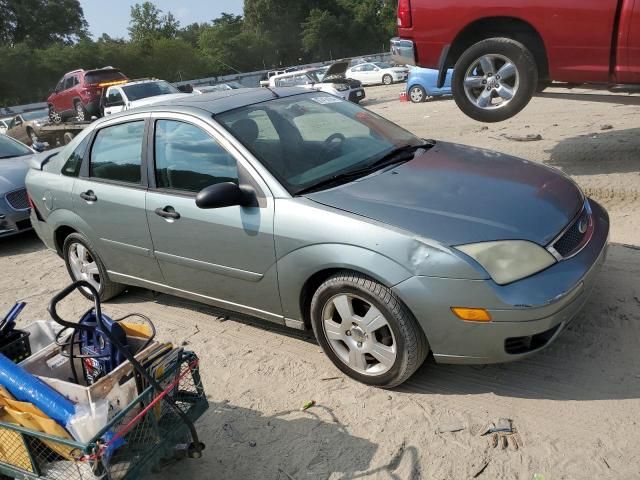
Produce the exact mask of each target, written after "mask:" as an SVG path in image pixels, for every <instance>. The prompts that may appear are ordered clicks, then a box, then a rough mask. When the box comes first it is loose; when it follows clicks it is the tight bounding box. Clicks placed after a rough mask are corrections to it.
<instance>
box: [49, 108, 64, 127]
mask: <svg viewBox="0 0 640 480" xmlns="http://www.w3.org/2000/svg"><path fill="white" fill-rule="evenodd" d="M49 118H50V119H51V121H52V122H53V123H60V122H61V121H62V117H61V116H60V114H59V113H58V112H56V111H55V109H53V108H52V109H51V110H49Z"/></svg>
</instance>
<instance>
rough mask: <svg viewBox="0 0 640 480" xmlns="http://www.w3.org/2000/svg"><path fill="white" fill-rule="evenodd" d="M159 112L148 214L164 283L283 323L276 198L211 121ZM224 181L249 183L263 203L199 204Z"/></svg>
mask: <svg viewBox="0 0 640 480" xmlns="http://www.w3.org/2000/svg"><path fill="white" fill-rule="evenodd" d="M154 115H155V116H154V135H153V145H154V147H153V152H154V155H150V156H152V157H153V162H151V161H150V162H149V163H150V164H151V163H153V164H154V168H153V170H152V172H151V174H150V189H149V193H148V194H147V218H148V222H149V228H150V230H151V235H152V239H153V245H154V249H155V256H156V258H157V259H158V262H159V264H160V267H161V269H162V272H163V274H164V278H165V280H166V282H167V284H168V285H169V286H171V287H172V288H174V289H177V290H180V291H182V292H190V293H191V294H194V295H193V296H194V297H195V298H196V299H200V300H204V301H208V302H209V303H213V304H216V305H218V306H221V307H226V308H230V309H232V310H237V311H242V312H244V313H248V314H252V315H257V316H260V317H262V318H266V319H269V320H272V321H276V322H280V323H281V322H282V307H281V304H280V297H279V294H278V285H277V276H276V268H275V263H276V258H275V247H274V238H273V214H274V203H273V199H272V198H271V196H270V194H269V193H268V191H267V189H266V186H265V185H264V184H263V183H262V181H261V180H260V179H259V178H258V177H257V176H254V174H252V173H250V172H251V171H252V169H251V167H250V166H249V165H248V164H247V163H245V160H244V159H242V158H241V157H240V156H239V155H237V154H235V153H231V152H232V151H233V148H232V146H231V144H230V143H229V142H228V140H226V139H225V138H224V137H223V136H222V135H220V134H219V132H217V131H216V130H215V129H214V128H213V127H212V126H211V125H208V124H207V123H205V122H203V121H202V120H199V119H196V118H194V117H191V116H188V115H181V114H166V115H161V114H154ZM150 153H151V151H150ZM219 182H234V183H239V184H241V185H243V184H247V185H252V187H254V190H256V191H257V192H259V193H258V196H259V198H260V202H259V205H258V206H255V207H240V206H231V207H226V208H217V209H208V210H203V209H200V208H198V207H197V205H196V203H195V197H196V194H197V193H198V192H199V191H200V190H201V189H203V188H205V187H207V186H209V185H212V184H215V183H219ZM166 213H173V214H174V215H173V217H174V218H169V217H166V216H165V214H166Z"/></svg>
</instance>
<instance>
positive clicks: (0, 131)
mask: <svg viewBox="0 0 640 480" xmlns="http://www.w3.org/2000/svg"><path fill="white" fill-rule="evenodd" d="M9 122H11V118H0V135H4V134H6V133H7V130H9Z"/></svg>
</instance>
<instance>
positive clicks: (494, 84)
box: [464, 54, 520, 110]
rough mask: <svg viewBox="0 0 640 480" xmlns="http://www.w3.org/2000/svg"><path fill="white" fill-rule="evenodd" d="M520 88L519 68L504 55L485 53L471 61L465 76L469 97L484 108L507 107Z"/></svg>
mask: <svg viewBox="0 0 640 480" xmlns="http://www.w3.org/2000/svg"><path fill="white" fill-rule="evenodd" d="M519 88H520V73H519V72H518V68H517V67H516V66H515V64H514V63H513V62H512V61H511V60H510V59H509V58H507V57H505V56H504V55H498V54H490V55H483V56H482V57H480V58H478V59H477V60H476V61H474V62H472V63H471V66H470V67H469V69H468V70H467V73H466V74H465V76H464V91H465V93H466V95H467V98H468V99H469V101H471V103H473V104H474V105H475V106H476V107H478V108H481V109H483V110H497V109H499V108H504V107H506V106H507V105H508V104H509V103H510V102H511V100H513V98H514V97H515V96H516V94H517V93H518V89H519Z"/></svg>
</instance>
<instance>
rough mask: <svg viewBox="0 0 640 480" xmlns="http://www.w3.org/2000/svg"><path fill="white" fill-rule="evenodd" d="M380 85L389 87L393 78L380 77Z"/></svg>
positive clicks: (387, 76) (389, 76) (388, 76)
mask: <svg viewBox="0 0 640 480" xmlns="http://www.w3.org/2000/svg"><path fill="white" fill-rule="evenodd" d="M382 83H384V84H385V85H391V84H392V83H393V78H391V75H385V76H384V77H382Z"/></svg>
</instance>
